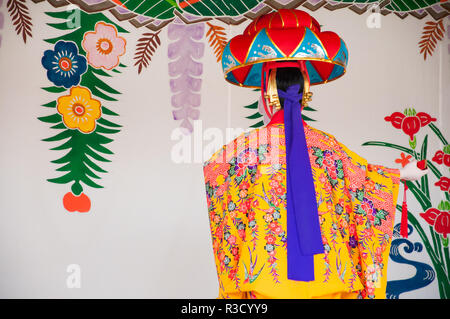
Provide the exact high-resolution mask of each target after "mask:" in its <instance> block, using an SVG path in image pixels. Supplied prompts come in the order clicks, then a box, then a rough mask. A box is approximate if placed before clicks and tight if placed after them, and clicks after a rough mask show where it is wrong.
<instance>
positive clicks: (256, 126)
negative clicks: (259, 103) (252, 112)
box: [250, 121, 264, 128]
mask: <svg viewBox="0 0 450 319" xmlns="http://www.w3.org/2000/svg"><path fill="white" fill-rule="evenodd" d="M262 126H264V121H259V122H258V123H256V124H253V125H250V127H252V128H258V127H262Z"/></svg>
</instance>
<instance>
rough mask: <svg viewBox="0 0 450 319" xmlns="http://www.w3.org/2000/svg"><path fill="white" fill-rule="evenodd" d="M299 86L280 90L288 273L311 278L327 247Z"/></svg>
mask: <svg viewBox="0 0 450 319" xmlns="http://www.w3.org/2000/svg"><path fill="white" fill-rule="evenodd" d="M299 90H300V85H298V84H296V85H292V86H290V87H289V88H288V89H287V92H284V91H282V90H278V96H279V97H282V98H284V126H285V136H286V184H287V185H286V187H287V198H286V201H287V277H288V279H291V280H297V281H312V280H314V255H316V254H323V253H324V249H323V243H322V235H321V231H320V225H319V214H318V210H317V202H316V191H315V188H314V180H313V177H312V172H311V164H310V161H309V154H308V148H307V144H306V138H305V131H304V127H303V120H302V116H301V106H300V100H301V98H302V93H298V91H299Z"/></svg>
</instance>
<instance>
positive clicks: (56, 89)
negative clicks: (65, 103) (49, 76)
mask: <svg viewBox="0 0 450 319" xmlns="http://www.w3.org/2000/svg"><path fill="white" fill-rule="evenodd" d="M42 89H43V90H46V91H47V92H50V93H62V92H65V91H67V89H66V88H64V87H58V86H49V87H45V88H42Z"/></svg>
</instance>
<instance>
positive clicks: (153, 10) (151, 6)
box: [123, 0, 181, 20]
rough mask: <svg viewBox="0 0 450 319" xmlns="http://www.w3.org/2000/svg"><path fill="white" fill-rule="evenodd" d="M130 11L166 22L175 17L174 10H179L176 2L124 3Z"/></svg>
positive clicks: (143, 0) (144, 0)
mask: <svg viewBox="0 0 450 319" xmlns="http://www.w3.org/2000/svg"><path fill="white" fill-rule="evenodd" d="M123 2H124V3H125V6H126V8H127V9H128V10H130V11H132V12H134V13H137V14H141V15H144V16H147V17H152V18H155V19H160V20H166V19H170V18H173V17H174V10H175V9H177V8H178V5H177V3H176V1H174V0H159V1H148V0H128V1H123ZM179 11H180V12H181V10H179Z"/></svg>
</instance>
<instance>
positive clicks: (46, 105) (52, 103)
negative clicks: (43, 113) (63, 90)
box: [42, 101, 56, 107]
mask: <svg viewBox="0 0 450 319" xmlns="http://www.w3.org/2000/svg"><path fill="white" fill-rule="evenodd" d="M42 106H45V107H56V101H51V102H48V103H46V104H42Z"/></svg>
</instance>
